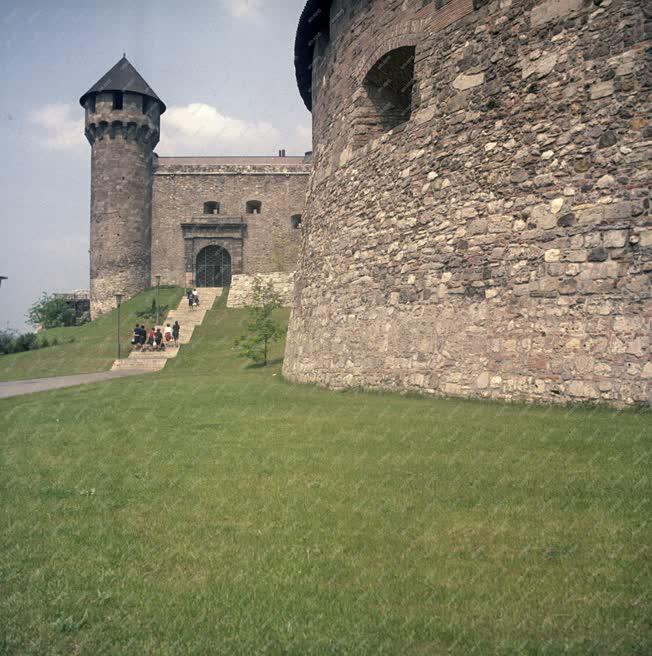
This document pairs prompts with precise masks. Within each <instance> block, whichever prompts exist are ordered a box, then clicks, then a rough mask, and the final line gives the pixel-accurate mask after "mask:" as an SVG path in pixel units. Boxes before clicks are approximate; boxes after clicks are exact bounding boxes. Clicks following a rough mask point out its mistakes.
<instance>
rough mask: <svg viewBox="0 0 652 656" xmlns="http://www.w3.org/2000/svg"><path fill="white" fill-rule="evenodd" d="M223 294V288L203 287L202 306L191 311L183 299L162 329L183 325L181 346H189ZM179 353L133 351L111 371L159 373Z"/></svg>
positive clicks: (114, 365) (174, 349)
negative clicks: (198, 327) (174, 324)
mask: <svg viewBox="0 0 652 656" xmlns="http://www.w3.org/2000/svg"><path fill="white" fill-rule="evenodd" d="M221 294H222V288H221V287H202V288H201V290H200V291H199V302H200V305H199V306H198V307H197V308H195V309H194V310H191V309H190V308H189V307H188V300H187V299H186V298H183V299H181V302H180V303H179V307H178V308H176V309H175V310H170V312H168V314H167V316H166V317H165V319H163V321H162V322H161V324H160V326H161V328H163V327H165V325H166V324H168V323H169V324H170V325H172V324H173V323H174V322H175V321H178V322H179V324H180V325H181V334H180V335H179V344H188V343H189V342H190V340H191V339H192V335H193V333H194V332H195V327H196V326H199V325H201V324H202V323H203V321H204V317H205V316H206V312H208V310H210V309H211V308H212V307H213V304H214V303H215V299H216V298H217V297H218V296H220V295H221ZM178 352H179V349H178V348H174V347H173V346H171V347H168V348H166V350H165V351H154V352H148V351H144V352H143V351H132V352H131V353H130V354H129V356H128V357H126V358H124V359H121V360H115V362H114V363H113V366H112V367H111V371H116V370H125V369H129V370H134V371H159V370H161V369H163V367H165V363H166V362H167V361H168V360H169V359H170V358H175V357H176V356H177V353H178Z"/></svg>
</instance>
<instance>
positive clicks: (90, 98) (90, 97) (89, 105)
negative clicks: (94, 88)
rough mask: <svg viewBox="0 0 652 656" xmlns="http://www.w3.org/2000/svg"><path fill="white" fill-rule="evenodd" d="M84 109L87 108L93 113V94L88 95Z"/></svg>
mask: <svg viewBox="0 0 652 656" xmlns="http://www.w3.org/2000/svg"><path fill="white" fill-rule="evenodd" d="M86 109H88V111H89V113H90V114H95V94H93V95H91V96H89V97H88V100H87V101H86Z"/></svg>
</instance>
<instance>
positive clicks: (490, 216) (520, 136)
mask: <svg viewBox="0 0 652 656" xmlns="http://www.w3.org/2000/svg"><path fill="white" fill-rule="evenodd" d="M598 5H599V7H598ZM645 11H646V10H645V9H644V7H643V3H641V2H640V0H613V2H609V3H607V2H604V3H600V2H598V0H595V2H591V1H590V0H491V1H488V0H401V1H399V0H359V1H358V2H354V3H352V2H349V1H348V0H308V1H307V4H306V7H305V9H304V12H303V14H302V16H301V19H300V22H299V27H298V31H297V36H296V43H295V55H296V56H295V64H296V72H297V80H298V83H299V89H300V92H301V95H302V97H303V99H304V101H305V103H306V106H307V107H308V108H309V109H311V110H312V115H313V151H314V164H313V171H312V176H311V181H310V184H309V189H308V196H307V205H306V209H305V211H304V214H303V221H302V231H301V232H302V240H303V242H302V255H301V259H300V262H299V268H298V271H297V275H296V277H295V288H294V303H293V310H292V317H291V320H290V327H289V332H288V341H287V349H286V354H285V360H284V373H285V375H286V376H288V377H289V378H290V379H291V380H295V381H301V382H313V383H319V384H323V385H328V386H331V387H374V388H384V389H401V390H418V391H423V392H425V393H428V394H441V395H447V396H448V395H450V396H478V397H492V398H501V399H510V400H511V399H523V400H535V401H545V402H549V401H552V402H566V401H594V400H603V401H609V402H614V403H618V404H625V403H635V402H649V399H650V396H651V394H652V359H651V358H650V351H649V343H650V342H649V318H650V316H652V297H651V294H650V290H651V289H652V286H651V285H650V272H651V271H652V229H651V228H652V224H651V217H650V208H651V200H652V199H651V198H650V174H649V167H647V166H646V165H645V164H644V160H645V158H646V156H648V155H649V152H648V151H649V147H650V138H652V127H651V125H650V118H649V100H650V90H651V85H652V78H651V77H650V74H649V67H648V66H647V65H646V59H645V53H646V49H647V48H649V43H650V42H649V38H650V32H649V23H647V24H646V22H645V14H644V12H645ZM646 25H647V26H646Z"/></svg>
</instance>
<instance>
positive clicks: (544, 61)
mask: <svg viewBox="0 0 652 656" xmlns="http://www.w3.org/2000/svg"><path fill="white" fill-rule="evenodd" d="M556 63H557V55H556V54H555V53H554V52H553V53H550V54H548V55H546V56H545V57H540V58H539V59H536V60H535V61H530V60H526V61H524V62H523V64H522V66H523V70H522V73H521V77H522V78H523V79H524V80H527V78H529V77H530V76H531V75H536V77H538V78H542V77H545V76H546V75H548V73H550V72H551V71H552V69H553V68H554V67H555V64H556Z"/></svg>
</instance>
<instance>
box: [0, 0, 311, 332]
mask: <svg viewBox="0 0 652 656" xmlns="http://www.w3.org/2000/svg"><path fill="white" fill-rule="evenodd" d="M304 4H305V2H304V0H190V1H189V2H181V1H180V0H177V1H176V2H171V1H168V0H157V1H156V2H150V1H149V0H144V1H143V2H138V3H133V1H132V2H123V1H117V2H112V3H106V2H102V3H101V2H66V1H65V0H62V2H60V3H57V4H56V5H55V4H54V3H51V1H50V0H47V1H46V0H40V1H35V0H34V1H31V0H24V1H22V2H20V3H18V2H16V3H15V4H13V3H7V2H3V11H2V12H1V16H0V53H1V55H0V70H1V78H2V85H1V87H0V148H1V149H2V157H3V167H2V174H1V175H0V193H1V198H2V203H1V204H0V213H1V214H0V216H1V217H2V226H1V228H2V230H1V233H0V275H4V276H8V277H9V280H5V281H3V283H2V286H1V287H0V327H1V328H5V327H7V326H9V327H12V328H16V329H19V330H24V329H26V328H27V326H26V325H25V322H24V319H25V313H26V311H27V309H28V308H29V306H30V305H31V303H32V302H33V301H35V300H36V299H37V298H38V297H39V296H40V294H41V292H43V291H46V292H55V291H68V290H71V289H76V288H77V289H80V288H87V287H88V238H89V204H90V146H89V145H88V142H87V141H86V139H85V138H84V135H83V110H82V108H81V107H80V106H79V103H78V99H79V97H80V96H81V95H82V93H84V92H85V91H86V90H87V89H88V88H90V87H91V85H93V84H94V83H95V82H96V81H97V80H98V79H99V78H100V77H101V76H102V75H103V74H104V73H105V72H106V71H107V70H109V68H111V67H112V66H113V65H114V64H115V63H116V62H117V61H118V60H119V59H120V57H121V56H122V53H123V51H124V52H126V54H127V58H128V59H129V60H130V61H131V63H132V64H133V65H134V66H135V67H136V69H137V70H138V71H139V72H140V73H141V75H142V76H143V77H144V78H145V80H147V82H148V83H149V84H150V85H151V87H152V88H153V89H154V90H155V91H156V93H157V94H158V95H159V97H160V98H161V99H162V100H163V101H164V102H165V103H166V105H167V107H168V111H167V112H166V113H165V114H164V115H163V117H162V124H161V133H162V134H161V142H160V143H159V145H158V147H157V149H156V150H157V152H158V153H159V154H160V155H223V154H224V155H233V154H245V155H255V154H265V155H266V154H275V153H277V151H278V150H279V149H280V148H285V149H286V150H287V153H288V154H303V153H304V151H306V150H310V148H311V145H310V123H311V119H310V113H309V112H308V111H307V110H306V108H305V107H304V106H303V103H302V102H301V99H300V97H299V93H298V91H297V88H296V84H295V80H294V69H293V43H294V33H295V28H296V24H297V22H298V20H299V15H300V13H301V10H302V8H303V5H304Z"/></svg>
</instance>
